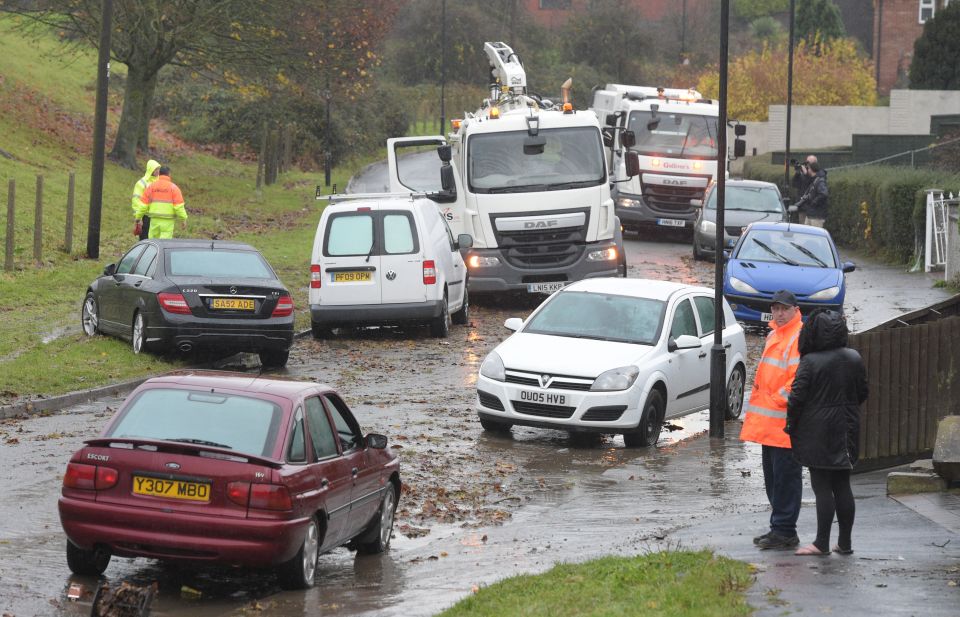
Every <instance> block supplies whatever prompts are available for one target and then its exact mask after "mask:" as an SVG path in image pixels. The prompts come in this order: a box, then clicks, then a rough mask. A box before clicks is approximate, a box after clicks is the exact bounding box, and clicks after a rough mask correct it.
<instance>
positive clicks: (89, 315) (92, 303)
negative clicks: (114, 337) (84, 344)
mask: <svg viewBox="0 0 960 617" xmlns="http://www.w3.org/2000/svg"><path fill="white" fill-rule="evenodd" d="M80 324H81V325H82V326H83V333H84V334H86V335H87V336H94V335H95V334H98V333H99V332H100V312H99V310H98V307H97V299H96V298H95V297H94V295H93V292H92V291H89V292H87V297H86V298H84V300H83V309H81V311H80Z"/></svg>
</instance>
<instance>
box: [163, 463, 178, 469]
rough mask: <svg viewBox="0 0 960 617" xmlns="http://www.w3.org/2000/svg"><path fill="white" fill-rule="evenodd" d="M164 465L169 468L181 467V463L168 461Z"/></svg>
mask: <svg viewBox="0 0 960 617" xmlns="http://www.w3.org/2000/svg"><path fill="white" fill-rule="evenodd" d="M164 467H166V468H167V469H180V463H167V464H166V465H164Z"/></svg>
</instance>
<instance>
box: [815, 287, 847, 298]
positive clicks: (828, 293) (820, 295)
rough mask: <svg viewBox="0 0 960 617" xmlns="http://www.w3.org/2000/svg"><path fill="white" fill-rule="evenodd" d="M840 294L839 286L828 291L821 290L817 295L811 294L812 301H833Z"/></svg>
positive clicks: (829, 288) (828, 288) (827, 289)
mask: <svg viewBox="0 0 960 617" xmlns="http://www.w3.org/2000/svg"><path fill="white" fill-rule="evenodd" d="M838 293H840V287H839V286H836V285H835V286H833V287H827V288H826V289H821V290H820V291H818V292H817V293H814V294H810V299H811V300H833V299H834V298H836V297H837V294H838Z"/></svg>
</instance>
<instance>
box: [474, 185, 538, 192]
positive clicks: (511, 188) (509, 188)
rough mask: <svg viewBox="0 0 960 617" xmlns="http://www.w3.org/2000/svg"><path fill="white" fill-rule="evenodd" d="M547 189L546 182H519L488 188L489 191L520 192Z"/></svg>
mask: <svg viewBox="0 0 960 617" xmlns="http://www.w3.org/2000/svg"><path fill="white" fill-rule="evenodd" d="M531 190H536V191H545V190H547V185H546V184H517V185H515V186H495V187H493V188H490V189H487V192H488V193H519V192H521V191H531Z"/></svg>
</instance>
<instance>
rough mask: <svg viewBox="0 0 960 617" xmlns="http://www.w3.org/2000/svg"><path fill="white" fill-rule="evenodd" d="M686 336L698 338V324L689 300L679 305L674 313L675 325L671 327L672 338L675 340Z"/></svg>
mask: <svg viewBox="0 0 960 617" xmlns="http://www.w3.org/2000/svg"><path fill="white" fill-rule="evenodd" d="M685 334H687V335H690V336H697V322H696V319H694V317H693V308H692V307H691V306H690V301H689V300H683V301H681V302H680V304H678V305H677V310H676V311H674V313H673V325H672V326H671V327H670V336H672V337H673V338H677V337H680V336H683V335H685Z"/></svg>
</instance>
